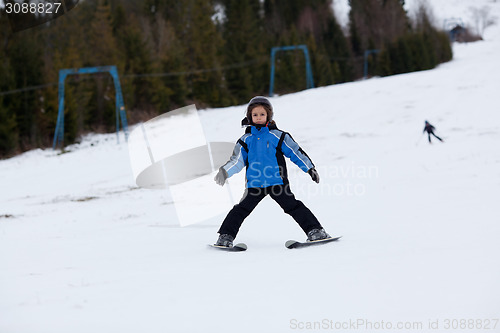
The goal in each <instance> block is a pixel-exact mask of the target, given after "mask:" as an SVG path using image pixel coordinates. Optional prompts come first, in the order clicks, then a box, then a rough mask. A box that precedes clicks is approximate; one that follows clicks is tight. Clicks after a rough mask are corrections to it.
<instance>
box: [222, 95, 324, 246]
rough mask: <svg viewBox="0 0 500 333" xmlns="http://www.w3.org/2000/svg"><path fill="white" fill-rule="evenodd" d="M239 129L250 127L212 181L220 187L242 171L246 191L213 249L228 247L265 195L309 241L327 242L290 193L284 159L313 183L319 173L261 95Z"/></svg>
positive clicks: (304, 208)
mask: <svg viewBox="0 0 500 333" xmlns="http://www.w3.org/2000/svg"><path fill="white" fill-rule="evenodd" d="M242 125H247V126H248V127H247V128H246V130H245V134H244V135H243V136H242V137H241V138H240V139H239V140H238V141H237V142H236V145H235V147H234V150H233V154H232V156H231V158H230V159H229V161H228V162H227V163H226V164H224V165H223V166H221V167H220V168H219V172H218V173H217V175H216V176H215V178H214V180H215V181H216V183H217V184H219V185H221V186H223V185H224V184H225V182H226V179H227V178H229V177H231V176H232V175H234V174H236V173H237V172H239V171H241V170H242V169H243V168H244V167H246V190H245V193H244V195H243V198H242V199H241V201H240V202H239V203H238V204H237V205H235V206H234V207H233V208H232V209H231V211H229V213H228V214H227V216H226V218H225V219H224V221H223V222H222V225H221V227H220V229H219V231H218V233H219V239H218V240H217V243H216V244H215V245H218V246H232V245H233V240H234V238H235V237H236V235H237V234H238V231H239V229H240V226H241V224H242V223H243V221H244V220H245V218H246V217H248V215H250V213H251V212H252V211H253V210H254V208H255V207H256V206H257V205H258V204H259V202H260V201H261V200H262V199H264V197H266V196H267V195H269V196H270V197H271V198H272V199H273V200H274V201H276V202H277V203H278V204H279V205H280V206H281V208H282V209H283V211H284V212H285V213H287V214H289V215H290V216H292V218H293V219H294V220H295V221H296V222H297V223H298V224H299V226H300V227H301V228H302V230H303V231H304V232H305V233H306V234H307V239H308V240H309V241H315V240H320V239H325V238H329V237H330V235H328V234H327V233H326V231H325V230H324V229H323V227H322V226H321V224H320V222H319V221H318V219H317V218H316V217H315V216H314V214H313V213H312V212H311V211H310V210H309V209H308V208H307V207H306V206H305V205H304V203H302V202H301V201H299V200H297V199H296V198H295V196H294V194H293V193H292V191H291V189H290V184H289V182H288V177H287V170H286V162H285V158H284V157H285V156H286V157H288V158H289V159H290V160H291V161H292V162H293V163H295V164H296V165H297V166H298V167H299V168H300V169H302V170H303V171H304V172H307V173H308V174H309V175H310V176H311V179H312V180H313V181H315V182H316V183H319V174H318V172H317V171H316V168H315V166H314V164H313V162H312V161H311V159H310V158H309V156H307V154H306V153H305V152H304V151H303V150H302V148H300V146H299V145H298V144H297V143H296V142H295V141H294V140H293V138H292V136H291V135H290V134H289V133H287V132H284V131H281V130H279V129H278V128H277V126H276V123H275V122H274V120H273V107H272V105H271V103H270V102H269V100H268V99H267V98H265V97H262V96H257V97H254V98H252V99H251V100H250V102H249V104H248V107H247V113H246V117H245V118H244V119H243V121H242Z"/></svg>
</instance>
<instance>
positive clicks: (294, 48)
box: [269, 45, 314, 97]
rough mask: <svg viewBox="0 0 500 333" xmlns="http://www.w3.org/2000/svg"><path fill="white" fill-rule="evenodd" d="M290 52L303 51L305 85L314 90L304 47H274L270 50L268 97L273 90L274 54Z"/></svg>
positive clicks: (309, 64)
mask: <svg viewBox="0 0 500 333" xmlns="http://www.w3.org/2000/svg"><path fill="white" fill-rule="evenodd" d="M292 50H302V51H304V56H305V59H306V84H307V88H306V89H309V88H314V80H313V74H312V68H311V61H310V59H309V51H308V50H307V46H306V45H290V46H276V47H273V48H272V49H271V79H270V81H269V96H270V97H272V96H273V90H274V72H275V68H274V67H275V66H274V62H275V58H276V52H278V51H292Z"/></svg>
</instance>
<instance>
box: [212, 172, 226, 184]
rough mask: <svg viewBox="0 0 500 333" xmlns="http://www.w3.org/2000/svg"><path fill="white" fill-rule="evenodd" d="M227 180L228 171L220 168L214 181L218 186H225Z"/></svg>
mask: <svg viewBox="0 0 500 333" xmlns="http://www.w3.org/2000/svg"><path fill="white" fill-rule="evenodd" d="M226 179H227V171H226V170H224V168H223V167H220V168H219V172H218V173H217V174H216V175H215V178H214V180H215V182H216V183H217V184H218V185H220V186H224V183H225V182H226Z"/></svg>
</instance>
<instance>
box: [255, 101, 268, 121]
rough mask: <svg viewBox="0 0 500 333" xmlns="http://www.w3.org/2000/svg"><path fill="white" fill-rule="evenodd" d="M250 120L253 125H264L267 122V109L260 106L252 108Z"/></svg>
mask: <svg viewBox="0 0 500 333" xmlns="http://www.w3.org/2000/svg"><path fill="white" fill-rule="evenodd" d="M252 121H253V123H254V124H255V125H264V124H265V123H266V122H267V111H266V109H264V107H262V106H260V105H259V106H256V107H254V108H253V109H252Z"/></svg>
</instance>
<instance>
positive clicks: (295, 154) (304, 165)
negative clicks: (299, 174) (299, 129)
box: [281, 133, 314, 172]
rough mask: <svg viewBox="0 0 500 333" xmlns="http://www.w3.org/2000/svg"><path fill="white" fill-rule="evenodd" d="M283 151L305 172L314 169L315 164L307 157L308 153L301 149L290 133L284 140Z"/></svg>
mask: <svg viewBox="0 0 500 333" xmlns="http://www.w3.org/2000/svg"><path fill="white" fill-rule="evenodd" d="M281 151H282V152H283V154H285V156H286V157H288V158H289V159H290V160H291V161H292V162H293V163H295V164H296V165H297V166H298V167H299V168H301V169H302V170H303V171H304V172H307V171H308V170H309V169H311V168H314V163H313V162H312V161H311V159H310V158H309V156H307V154H306V152H305V151H303V150H302V148H300V146H299V145H298V143H297V142H295V141H294V140H293V138H292V137H291V136H290V134H288V133H286V134H285V138H284V139H283V144H282V145H281Z"/></svg>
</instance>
